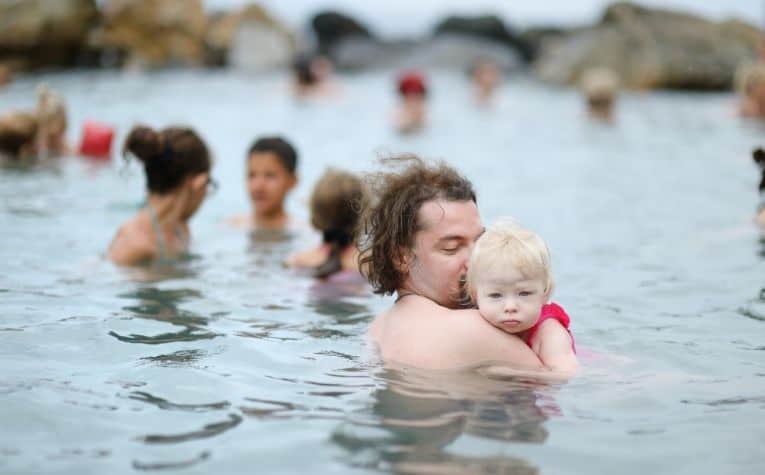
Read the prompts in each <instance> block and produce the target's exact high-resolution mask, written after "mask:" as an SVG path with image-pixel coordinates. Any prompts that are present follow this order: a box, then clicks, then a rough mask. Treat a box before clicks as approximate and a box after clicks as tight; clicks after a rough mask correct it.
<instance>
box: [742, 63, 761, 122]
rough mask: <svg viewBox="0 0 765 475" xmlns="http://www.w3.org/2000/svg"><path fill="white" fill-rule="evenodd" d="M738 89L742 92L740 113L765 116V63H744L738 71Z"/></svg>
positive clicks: (745, 115) (750, 115) (744, 115)
mask: <svg viewBox="0 0 765 475" xmlns="http://www.w3.org/2000/svg"><path fill="white" fill-rule="evenodd" d="M735 83H736V89H737V90H738V91H739V93H740V94H741V104H740V105H739V115H741V116H743V117H765V64H763V63H759V62H758V63H750V64H744V65H743V66H741V67H739V68H738V70H737V71H736V77H735Z"/></svg>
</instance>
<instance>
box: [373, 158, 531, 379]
mask: <svg viewBox="0 0 765 475" xmlns="http://www.w3.org/2000/svg"><path fill="white" fill-rule="evenodd" d="M391 161H394V162H397V163H399V164H401V165H403V168H401V169H399V170H394V171H389V172H381V173H378V174H375V175H372V176H371V177H370V178H371V179H370V182H371V183H370V184H371V187H372V190H373V191H374V194H375V196H376V198H377V201H376V202H375V203H374V204H373V205H371V206H369V207H368V208H367V209H366V210H365V212H364V216H363V220H362V227H361V232H360V234H361V237H360V241H359V247H360V252H361V254H360V259H359V261H360V267H361V269H362V270H363V272H364V274H365V275H366V277H367V279H368V280H369V282H370V284H371V285H372V287H373V289H374V291H375V293H378V294H382V295H392V294H396V296H397V298H396V301H395V303H394V304H393V307H391V308H390V309H389V310H387V311H386V312H384V313H382V314H381V315H379V316H377V318H375V320H374V321H373V322H372V324H371V325H370V327H369V331H368V336H369V337H370V339H371V340H372V341H373V342H374V343H375V344H376V345H377V347H378V349H379V351H380V354H381V356H382V357H383V358H384V359H385V360H386V361H391V362H398V363H403V364H407V365H411V366H416V367H420V368H431V369H448V368H460V367H466V366H474V365H479V364H483V363H487V362H493V363H501V364H504V365H508V366H511V367H513V368H516V369H524V370H526V369H530V370H543V369H544V367H543V366H542V364H541V363H540V361H539V359H538V358H537V357H536V355H534V353H533V352H532V351H531V349H529V348H528V346H526V345H525V344H524V343H523V342H522V341H521V340H520V339H519V338H518V337H517V336H515V335H510V334H507V333H505V332H503V331H501V330H499V329H497V328H495V327H493V326H492V325H491V324H489V323H487V322H486V320H484V319H483V318H482V317H481V315H480V314H479V313H478V311H477V310H474V309H461V308H460V307H461V302H464V300H463V298H462V284H463V283H464V278H465V274H466V272H467V262H468V259H469V257H470V252H471V250H472V248H473V245H474V243H475V241H476V240H477V239H478V237H479V236H480V235H481V233H483V230H484V227H483V224H482V223H481V218H480V216H479V214H478V207H477V206H476V197H475V192H474V191H473V186H472V184H471V183H470V181H468V180H467V179H466V178H464V177H463V176H461V175H460V174H459V173H457V171H455V170H454V169H453V168H451V167H449V166H447V165H445V164H443V163H439V164H436V165H428V164H427V163H425V162H424V161H422V160H421V159H419V158H417V157H415V156H404V157H399V158H396V159H392V160H391Z"/></svg>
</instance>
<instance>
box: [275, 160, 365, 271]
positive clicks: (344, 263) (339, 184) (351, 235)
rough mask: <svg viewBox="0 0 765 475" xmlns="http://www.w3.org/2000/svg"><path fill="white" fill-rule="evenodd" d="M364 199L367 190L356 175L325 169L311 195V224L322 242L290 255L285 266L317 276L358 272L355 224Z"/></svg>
mask: <svg viewBox="0 0 765 475" xmlns="http://www.w3.org/2000/svg"><path fill="white" fill-rule="evenodd" d="M367 200H368V192H367V189H366V187H365V186H364V184H363V182H362V181H361V179H359V178H358V177H357V176H356V175H354V174H352V173H349V172H345V171H340V170H334V169H331V168H330V169H329V170H327V171H326V172H325V173H324V175H322V177H321V178H320V179H319V181H318V182H317V183H316V186H315V187H314V189H313V193H312V195H311V225H312V226H313V227H314V228H316V230H318V231H320V232H321V233H322V242H321V244H320V245H319V246H317V247H315V248H312V249H308V250H305V251H302V252H298V253H296V254H294V255H292V256H291V257H289V258H288V259H287V261H286V265H287V266H289V267H298V268H309V269H312V271H313V275H314V276H315V277H317V278H320V279H324V278H328V277H330V276H332V275H334V274H337V273H340V272H343V271H346V272H348V273H353V274H358V270H359V267H358V250H357V249H356V245H355V236H356V227H357V225H358V223H359V216H360V214H361V210H362V209H363V207H364V205H365V204H366V202H367ZM358 275H359V276H360V274H358Z"/></svg>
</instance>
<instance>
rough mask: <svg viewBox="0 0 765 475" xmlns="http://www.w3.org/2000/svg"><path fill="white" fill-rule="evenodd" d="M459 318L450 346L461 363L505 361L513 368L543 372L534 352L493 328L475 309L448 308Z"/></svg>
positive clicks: (543, 369) (515, 339)
mask: <svg viewBox="0 0 765 475" xmlns="http://www.w3.org/2000/svg"><path fill="white" fill-rule="evenodd" d="M452 312H455V313H457V314H459V315H458V317H459V318H460V321H461V325H460V328H459V332H457V333H456V334H454V338H455V342H454V348H455V350H458V351H459V353H458V354H459V356H460V357H461V358H462V359H463V360H464V365H472V364H477V363H483V362H487V361H491V362H495V363H496V362H499V363H505V364H507V365H508V366H511V367H513V368H516V369H524V370H535V371H545V367H544V366H543V365H542V362H541V361H540V360H539V358H538V357H537V355H535V354H534V352H533V351H532V350H531V348H529V347H528V346H527V345H526V343H524V342H523V341H522V340H521V339H520V338H518V337H517V336H516V335H512V334H509V333H506V332H503V331H502V330H500V329H498V328H496V327H494V326H493V325H491V324H490V323H488V322H487V321H486V320H484V319H483V317H481V315H480V314H479V313H478V311H477V310H452Z"/></svg>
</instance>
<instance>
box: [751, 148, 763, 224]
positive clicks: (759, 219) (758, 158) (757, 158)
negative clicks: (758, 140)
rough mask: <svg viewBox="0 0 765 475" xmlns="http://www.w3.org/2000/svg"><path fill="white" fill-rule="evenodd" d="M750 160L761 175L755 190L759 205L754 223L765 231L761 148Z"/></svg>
mask: <svg viewBox="0 0 765 475" xmlns="http://www.w3.org/2000/svg"><path fill="white" fill-rule="evenodd" d="M752 158H753V159H754V163H756V164H757V166H758V167H759V168H760V173H762V177H761V178H760V185H759V186H758V188H757V189H758V190H759V191H760V204H759V206H758V207H757V216H756V217H755V221H756V222H757V224H758V225H759V226H760V228H762V229H763V231H765V150H763V149H761V148H758V149H756V150H755V151H754V152H753V153H752Z"/></svg>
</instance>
